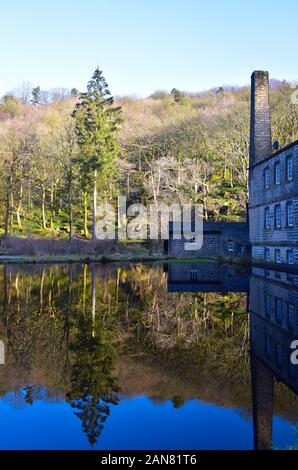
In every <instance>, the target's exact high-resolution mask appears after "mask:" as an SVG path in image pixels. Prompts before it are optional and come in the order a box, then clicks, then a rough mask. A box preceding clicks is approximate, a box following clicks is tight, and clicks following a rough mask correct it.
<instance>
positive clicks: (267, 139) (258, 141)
mask: <svg viewBox="0 0 298 470" xmlns="http://www.w3.org/2000/svg"><path fill="white" fill-rule="evenodd" d="M271 154H272V141H271V123H270V108H269V73H268V72H263V71H255V72H253V74H252V76H251V115H250V156H249V166H250V167H251V166H252V165H254V164H255V163H258V162H260V161H261V160H263V159H264V158H266V157H268V156H269V155H271Z"/></svg>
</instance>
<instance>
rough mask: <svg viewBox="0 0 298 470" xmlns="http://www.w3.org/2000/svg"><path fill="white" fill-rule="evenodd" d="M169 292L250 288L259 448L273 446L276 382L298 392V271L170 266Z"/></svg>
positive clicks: (252, 367) (255, 420)
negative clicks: (297, 347)
mask: <svg viewBox="0 0 298 470" xmlns="http://www.w3.org/2000/svg"><path fill="white" fill-rule="evenodd" d="M168 290H169V292H181V291H191V292H221V293H225V292H248V293H249V295H248V311H249V315H250V358H251V386H252V408H253V426H254V447H255V449H257V450H258V449H260V450H261V449H271V448H272V422H273V408H274V383H275V381H276V380H278V381H280V382H283V383H284V384H285V385H286V386H287V387H289V388H290V389H291V390H292V391H293V392H294V393H296V394H298V372H297V368H298V366H297V365H296V366H295V365H294V364H292V362H291V354H292V352H293V349H291V343H292V342H293V341H295V340H297V339H298V275H296V274H292V273H284V272H279V271H273V270H270V269H263V268H256V267H254V268H252V271H251V274H250V275H249V274H248V273H245V272H243V271H241V270H239V269H238V268H236V267H234V266H224V265H222V266H220V265H218V264H215V263H210V264H209V263H208V264H205V263H204V264H202V263H185V264H180V265H178V264H176V265H175V264H173V265H169V267H168Z"/></svg>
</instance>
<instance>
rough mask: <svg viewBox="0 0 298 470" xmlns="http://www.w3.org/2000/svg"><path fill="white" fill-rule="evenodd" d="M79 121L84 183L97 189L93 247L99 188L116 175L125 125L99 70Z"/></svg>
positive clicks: (83, 95)
mask: <svg viewBox="0 0 298 470" xmlns="http://www.w3.org/2000/svg"><path fill="white" fill-rule="evenodd" d="M74 118H75V122H76V134H77V142H78V146H79V157H78V159H77V163H78V165H79V168H80V175H81V181H82V183H83V185H84V186H85V187H86V186H87V185H89V184H92V187H93V231H92V240H93V247H94V248H95V246H96V207H97V187H98V183H100V185H101V189H102V191H104V190H106V189H107V186H108V182H109V181H110V179H111V178H113V176H115V162H116V158H117V155H118V152H119V147H118V142H117V130H118V127H119V124H120V122H121V109H120V108H119V107H115V106H114V99H113V97H112V96H111V93H110V91H109V89H108V85H107V82H106V80H105V78H104V77H103V75H102V72H101V71H100V70H99V69H98V68H97V69H96V70H95V72H94V74H93V76H92V78H91V80H90V81H89V83H88V85H87V92H86V93H81V95H80V98H79V102H78V103H77V105H76V108H75V111H74Z"/></svg>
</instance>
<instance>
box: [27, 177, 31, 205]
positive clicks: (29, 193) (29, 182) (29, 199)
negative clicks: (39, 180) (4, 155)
mask: <svg viewBox="0 0 298 470" xmlns="http://www.w3.org/2000/svg"><path fill="white" fill-rule="evenodd" d="M28 209H29V210H30V209H31V178H30V177H29V180H28Z"/></svg>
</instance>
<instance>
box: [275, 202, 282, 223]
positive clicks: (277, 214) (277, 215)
mask: <svg viewBox="0 0 298 470" xmlns="http://www.w3.org/2000/svg"><path fill="white" fill-rule="evenodd" d="M274 226H275V227H276V228H280V227H281V209H280V205H279V204H278V205H277V206H274Z"/></svg>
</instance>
